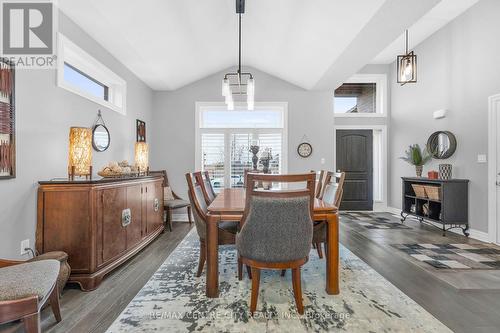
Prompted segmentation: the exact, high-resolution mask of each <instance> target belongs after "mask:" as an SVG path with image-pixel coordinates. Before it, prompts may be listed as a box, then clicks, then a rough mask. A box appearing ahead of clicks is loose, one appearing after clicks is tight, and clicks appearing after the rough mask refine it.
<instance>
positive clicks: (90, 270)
mask: <svg viewBox="0 0 500 333" xmlns="http://www.w3.org/2000/svg"><path fill="white" fill-rule="evenodd" d="M162 183H163V176H145V177H139V178H128V179H100V180H85V181H78V180H76V181H68V180H61V181H42V182H39V184H40V186H39V188H38V220H37V229H36V249H37V251H38V252H40V253H46V252H50V251H64V252H66V253H67V254H68V262H69V264H70V266H71V275H70V278H69V282H76V283H78V284H79V285H80V287H81V288H82V289H83V290H86V291H88V290H93V289H96V288H97V287H98V286H99V284H100V283H101V281H102V278H103V277H104V275H105V274H107V273H109V272H110V271H112V270H113V269H115V268H116V267H118V266H119V265H120V264H122V263H123V262H125V261H126V260H127V259H129V258H130V257H132V256H133V255H134V254H136V253H137V252H139V251H140V250H141V249H142V248H144V247H145V246H146V245H148V244H149V243H150V242H151V241H153V240H154V239H155V237H156V236H158V235H159V234H160V233H161V232H162V231H163V228H164V226H163V185H162Z"/></svg>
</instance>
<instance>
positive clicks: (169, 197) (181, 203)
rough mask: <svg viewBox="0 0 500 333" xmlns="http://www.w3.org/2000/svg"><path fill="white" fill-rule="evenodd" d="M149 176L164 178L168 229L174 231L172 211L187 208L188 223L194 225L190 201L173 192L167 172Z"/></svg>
mask: <svg viewBox="0 0 500 333" xmlns="http://www.w3.org/2000/svg"><path fill="white" fill-rule="evenodd" d="M149 174H150V175H162V176H163V206H164V208H165V223H166V224H167V226H168V229H169V230H170V231H172V211H173V210H174V209H180V208H187V214H188V221H189V223H190V224H191V223H193V221H192V220H191V205H190V204H189V201H187V200H184V199H182V198H181V197H179V196H178V195H177V194H176V193H175V192H174V191H173V190H172V188H171V187H170V184H169V182H168V176H167V171H166V170H161V171H150V172H149Z"/></svg>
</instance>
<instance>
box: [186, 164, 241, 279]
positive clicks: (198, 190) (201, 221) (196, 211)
mask: <svg viewBox="0 0 500 333" xmlns="http://www.w3.org/2000/svg"><path fill="white" fill-rule="evenodd" d="M199 174H201V173H199V172H197V173H196V172H195V173H186V181H187V184H188V196H189V201H190V203H191V207H193V216H194V224H195V227H196V232H197V233H198V237H199V238H200V260H199V263H198V270H197V272H196V276H197V277H200V276H201V273H202V272H203V267H204V266H205V261H206V258H207V248H206V241H205V240H206V230H207V213H208V205H207V202H206V199H205V195H204V194H203V189H202V183H200V177H199ZM238 225H239V222H227V221H226V222H220V223H219V224H218V227H219V229H218V239H219V243H218V244H219V245H227V244H235V243H236V233H237V231H238ZM240 266H241V264H240V263H238V271H241V270H242V268H241V267H240Z"/></svg>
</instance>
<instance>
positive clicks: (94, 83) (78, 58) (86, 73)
mask: <svg viewBox="0 0 500 333" xmlns="http://www.w3.org/2000/svg"><path fill="white" fill-rule="evenodd" d="M57 60H58V66H57V72H58V73H57V84H58V86H59V87H61V88H64V89H66V90H69V91H71V92H73V93H75V94H78V95H80V96H82V97H85V98H87V99H89V100H91V101H93V102H96V103H98V104H100V105H103V106H105V107H108V108H110V109H112V110H114V111H117V112H119V113H122V114H126V108H125V104H126V103H125V101H126V89H127V84H126V82H125V81H124V80H123V79H122V78H120V77H119V76H118V75H116V74H115V73H113V72H112V71H111V70H110V69H108V68H107V67H106V66H104V65H103V64H101V63H100V62H99V61H97V60H96V59H95V58H93V57H92V56H90V55H89V54H88V53H86V52H85V51H84V50H82V49H81V48H79V47H78V46H77V45H75V44H74V43H72V42H71V41H70V40H68V39H67V38H66V37H65V36H64V35H62V34H59V35H58V59H57Z"/></svg>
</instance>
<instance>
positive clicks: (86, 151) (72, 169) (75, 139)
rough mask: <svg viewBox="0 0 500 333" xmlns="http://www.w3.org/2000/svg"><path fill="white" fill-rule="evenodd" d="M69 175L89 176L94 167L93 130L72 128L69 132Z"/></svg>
mask: <svg viewBox="0 0 500 333" xmlns="http://www.w3.org/2000/svg"><path fill="white" fill-rule="evenodd" d="M68 157H69V159H68V173H69V174H72V175H73V176H75V175H76V176H83V175H85V176H87V175H90V174H91V167H92V129H91V128H86V127H71V128H70V130H69V156H68Z"/></svg>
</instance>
